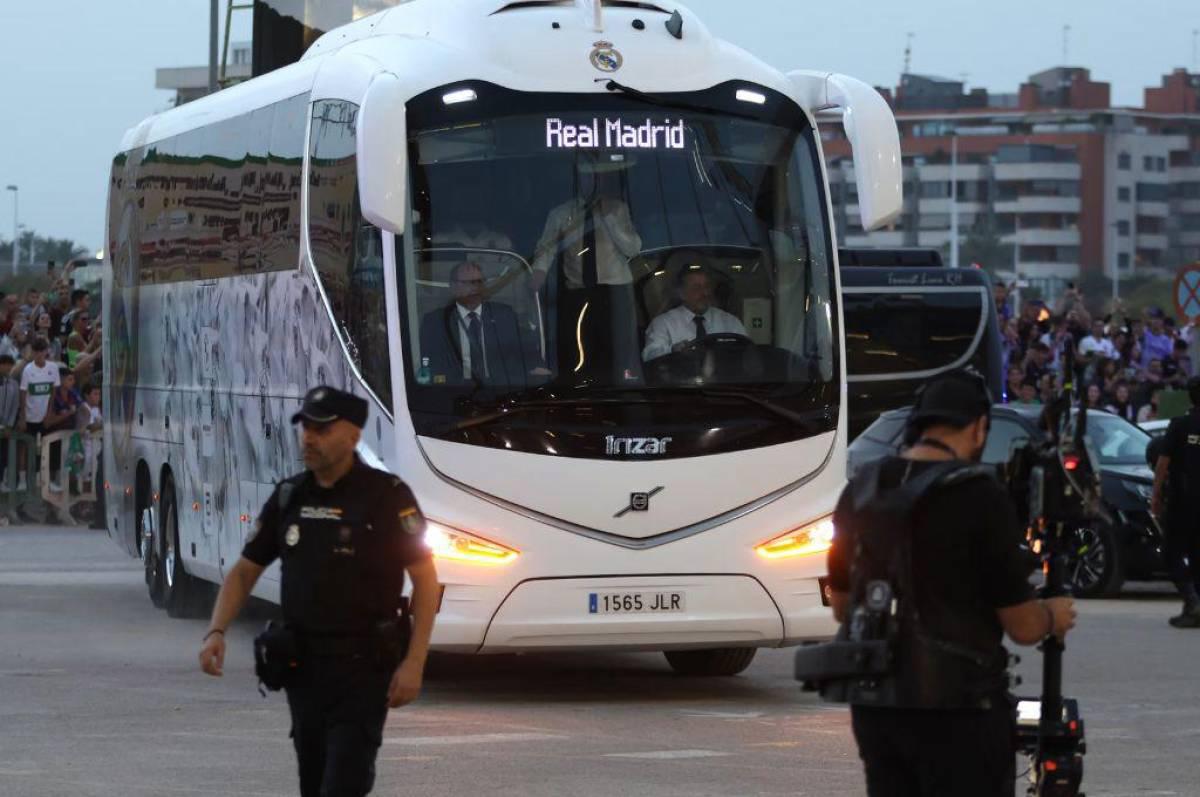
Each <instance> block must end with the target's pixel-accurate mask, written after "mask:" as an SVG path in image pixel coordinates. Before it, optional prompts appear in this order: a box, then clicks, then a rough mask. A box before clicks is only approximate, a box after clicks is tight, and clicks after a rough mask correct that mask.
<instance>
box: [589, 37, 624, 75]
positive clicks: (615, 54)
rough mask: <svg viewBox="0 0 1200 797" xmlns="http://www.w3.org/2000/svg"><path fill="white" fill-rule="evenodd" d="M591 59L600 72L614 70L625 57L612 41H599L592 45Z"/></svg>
mask: <svg viewBox="0 0 1200 797" xmlns="http://www.w3.org/2000/svg"><path fill="white" fill-rule="evenodd" d="M591 61H592V66H594V67H596V68H597V69H599V70H600V71H601V72H616V71H617V70H618V69H620V68H621V65H622V64H624V63H625V57H624V56H622V55H621V53H620V52H619V51H618V50H617V48H616V47H614V46H613V43H612V42H605V41H599V42H596V43H595V45H593V48H592V55H591Z"/></svg>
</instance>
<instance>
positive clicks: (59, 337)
mask: <svg viewBox="0 0 1200 797" xmlns="http://www.w3.org/2000/svg"><path fill="white" fill-rule="evenodd" d="M100 327H101V325H100V321H99V319H96V318H94V316H93V313H92V295H91V294H90V293H89V292H88V291H86V290H83V289H78V288H75V287H74V282H73V280H72V279H71V269H70V267H69V266H68V268H66V269H63V270H61V271H60V270H59V269H58V268H57V266H56V265H55V263H54V262H53V261H51V262H49V263H48V264H47V267H46V276H45V279H44V280H43V281H42V282H41V283H40V284H38V285H37V286H35V287H31V288H29V289H27V290H24V291H19V292H6V291H4V290H3V289H2V288H0V492H7V491H8V490H9V489H10V488H9V480H8V479H7V478H6V476H7V469H8V464H9V462H8V460H9V453H10V451H9V438H10V437H11V436H12V434H13V432H16V433H19V434H27V435H33V436H35V437H36V436H39V435H47V434H51V433H53V432H62V431H67V432H77V433H79V434H77V435H71V436H70V437H69V438H68V439H66V440H64V443H63V444H62V445H61V446H53V447H52V448H51V450H50V470H51V483H50V489H51V490H53V491H56V492H59V491H62V490H63V489H64V487H65V486H66V485H65V484H64V479H63V478H62V474H61V472H60V471H61V470H62V466H63V465H64V464H65V465H66V469H67V471H68V473H69V474H70V475H73V476H74V477H75V482H74V486H75V487H76V488H78V489H81V490H88V489H90V488H91V487H92V486H93V485H91V483H90V482H91V480H92V479H93V476H94V469H95V464H96V462H95V460H96V454H97V453H98V449H97V448H96V446H95V441H94V439H93V435H92V434H91V433H93V432H95V431H98V430H99V429H100V425H101V422H102V421H101V417H102V416H101V410H100V385H99V379H100V375H101V368H100V354H101V328H100ZM17 456H18V461H19V462H24V461H25V456H24V452H23V446H22V448H21V449H19V450H18V454H17ZM64 458H65V463H64ZM18 470H19V473H18V479H17V482H18V483H17V488H18V489H25V487H26V474H25V472H24V471H23V470H20V469H18Z"/></svg>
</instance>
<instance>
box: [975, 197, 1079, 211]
mask: <svg viewBox="0 0 1200 797" xmlns="http://www.w3.org/2000/svg"><path fill="white" fill-rule="evenodd" d="M1082 209H1083V200H1081V199H1080V198H1079V197H1077V196H1023V197H1017V198H1016V199H1009V200H1004V201H997V202H996V212H997V213H1073V214H1079V213H1080V212H1081V211H1082Z"/></svg>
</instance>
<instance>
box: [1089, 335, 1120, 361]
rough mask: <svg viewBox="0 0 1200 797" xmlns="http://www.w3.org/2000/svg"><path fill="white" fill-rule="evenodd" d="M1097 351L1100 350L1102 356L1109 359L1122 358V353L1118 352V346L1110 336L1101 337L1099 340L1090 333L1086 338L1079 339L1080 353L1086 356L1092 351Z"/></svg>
mask: <svg viewBox="0 0 1200 797" xmlns="http://www.w3.org/2000/svg"><path fill="white" fill-rule="evenodd" d="M1097 351H1098V352H1100V354H1101V356H1103V357H1105V358H1107V359H1109V360H1119V359H1121V355H1120V353H1118V352H1117V349H1116V347H1115V346H1113V342H1112V341H1111V340H1109V339H1108V338H1100V339H1099V340H1097V339H1096V338H1094V337H1092V336H1091V335H1088V336H1087V337H1086V338H1084V339H1083V340H1081V341H1079V353H1080V354H1082V355H1083V356H1085V357H1086V356H1087V355H1089V354H1091V353H1092V352H1097Z"/></svg>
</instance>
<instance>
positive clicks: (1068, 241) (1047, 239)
mask: <svg viewBox="0 0 1200 797" xmlns="http://www.w3.org/2000/svg"><path fill="white" fill-rule="evenodd" d="M1013 238H1014V236H1013V234H1012V233H1011V232H1010V233H1007V234H1006V235H1002V236H1001V237H1000V240H1001V241H1003V242H1004V243H1006V244H1011V243H1013ZM1079 242H1080V238H1079V230H1078V229H1076V228H1068V229H1065V230H1064V229H1058V230H1055V229H1046V228H1041V227H1030V228H1028V229H1021V230H1020V231H1018V232H1017V234H1016V243H1018V244H1020V245H1021V246H1079Z"/></svg>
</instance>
